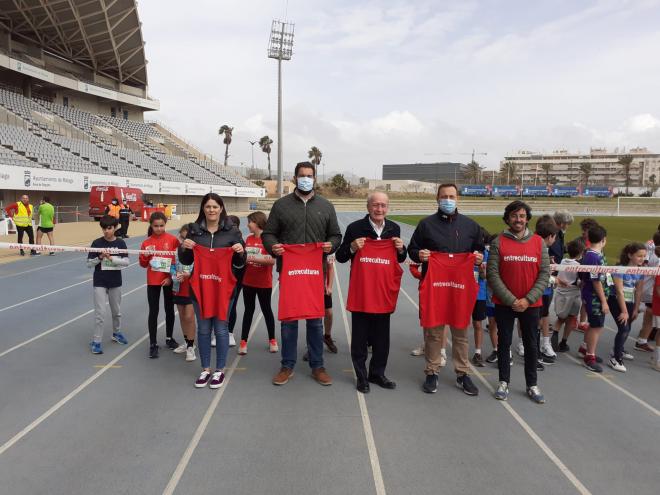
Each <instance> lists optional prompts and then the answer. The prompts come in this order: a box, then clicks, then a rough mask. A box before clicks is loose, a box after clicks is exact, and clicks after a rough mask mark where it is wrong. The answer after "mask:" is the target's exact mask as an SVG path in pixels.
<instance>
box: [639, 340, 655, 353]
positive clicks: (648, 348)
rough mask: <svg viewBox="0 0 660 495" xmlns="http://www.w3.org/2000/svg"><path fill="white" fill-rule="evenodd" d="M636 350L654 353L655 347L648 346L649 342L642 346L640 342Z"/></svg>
mask: <svg viewBox="0 0 660 495" xmlns="http://www.w3.org/2000/svg"><path fill="white" fill-rule="evenodd" d="M635 350H636V351H641V352H653V347H651V346H650V345H648V343H647V342H644V343H643V344H640V343H639V342H635Z"/></svg>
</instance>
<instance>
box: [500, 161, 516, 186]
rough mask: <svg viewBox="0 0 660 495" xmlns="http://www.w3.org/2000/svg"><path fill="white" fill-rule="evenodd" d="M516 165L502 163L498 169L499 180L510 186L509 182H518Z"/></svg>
mask: <svg viewBox="0 0 660 495" xmlns="http://www.w3.org/2000/svg"><path fill="white" fill-rule="evenodd" d="M518 175H519V171H518V165H516V163H515V162H504V163H503V164H502V167H501V168H500V180H501V181H502V182H506V185H508V186H510V185H511V182H513V183H514V184H515V183H516V182H517V181H518Z"/></svg>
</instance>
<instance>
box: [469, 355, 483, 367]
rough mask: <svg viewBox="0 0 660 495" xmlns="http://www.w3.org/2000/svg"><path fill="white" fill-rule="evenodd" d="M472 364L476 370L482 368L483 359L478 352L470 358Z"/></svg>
mask: <svg viewBox="0 0 660 495" xmlns="http://www.w3.org/2000/svg"><path fill="white" fill-rule="evenodd" d="M472 364H474V365H475V366H476V367H478V368H483V367H484V358H482V357H481V354H479V353H478V352H475V353H474V356H472Z"/></svg>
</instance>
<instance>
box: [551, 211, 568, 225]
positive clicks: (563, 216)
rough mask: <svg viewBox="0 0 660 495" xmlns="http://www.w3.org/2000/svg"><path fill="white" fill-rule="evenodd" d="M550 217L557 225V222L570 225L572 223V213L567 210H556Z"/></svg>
mask: <svg viewBox="0 0 660 495" xmlns="http://www.w3.org/2000/svg"><path fill="white" fill-rule="evenodd" d="M552 218H554V220H555V223H556V224H557V225H559V224H565V225H570V224H572V223H573V215H572V214H571V212H569V211H568V210H558V211H556V212H555V214H554V215H553V216H552Z"/></svg>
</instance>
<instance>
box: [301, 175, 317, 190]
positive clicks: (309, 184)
mask: <svg viewBox="0 0 660 495" xmlns="http://www.w3.org/2000/svg"><path fill="white" fill-rule="evenodd" d="M312 189H314V179H313V178H312V177H298V190H299V191H300V192H305V193H306V192H310V191H311V190H312Z"/></svg>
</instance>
